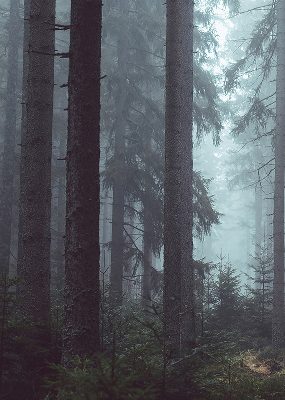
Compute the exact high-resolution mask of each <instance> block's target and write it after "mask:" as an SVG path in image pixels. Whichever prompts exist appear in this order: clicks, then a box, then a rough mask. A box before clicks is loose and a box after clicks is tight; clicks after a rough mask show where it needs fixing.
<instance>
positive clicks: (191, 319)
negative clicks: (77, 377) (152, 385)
mask: <svg viewBox="0 0 285 400" xmlns="http://www.w3.org/2000/svg"><path fill="white" fill-rule="evenodd" d="M193 14H194V1H193V0H183V1H182V33H181V34H182V59H181V62H182V96H181V102H182V111H181V187H180V190H181V203H180V207H181V211H180V213H181V214H180V219H181V223H180V230H181V352H182V353H186V354H187V353H189V351H190V350H192V349H193V347H194V346H195V315H194V311H195V310H194V307H195V305H194V286H195V285H194V263H193V207H192V204H193V189H192V188H193V183H192V182H193V139H192V126H193V124H192V109H193V28H194V27H193V19H194V16H193Z"/></svg>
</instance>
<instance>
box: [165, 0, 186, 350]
mask: <svg viewBox="0 0 285 400" xmlns="http://www.w3.org/2000/svg"><path fill="white" fill-rule="evenodd" d="M182 3H183V1H182V0H168V1H167V3H166V7H167V8H166V100H165V179H164V318H165V329H166V334H167V337H168V338H169V343H170V344H171V345H172V346H173V347H174V352H175V353H176V354H177V353H178V352H179V349H180V324H181V321H180V315H181V231H180V223H181V207H180V205H181V183H182V182H181V146H182V143H181V136H182V123H181V112H182V104H181V92H182V62H181V61H182V46H181V42H182V24H181V22H182Z"/></svg>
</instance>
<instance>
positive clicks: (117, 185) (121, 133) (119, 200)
mask: <svg viewBox="0 0 285 400" xmlns="http://www.w3.org/2000/svg"><path fill="white" fill-rule="evenodd" d="M119 4H120V5H119V10H120V13H121V17H122V18H123V20H124V23H123V25H122V29H121V30H120V32H119V34H118V37H117V79H118V85H117V88H116V89H117V90H116V94H115V110H116V115H115V122H114V130H115V150H114V165H113V167H114V168H115V174H116V177H115V179H114V181H113V210H112V242H111V272H110V284H111V286H110V299H111V301H112V303H114V304H115V303H116V304H118V305H120V304H122V300H123V264H124V210H125V184H126V183H125V136H126V112H125V107H126V99H127V94H128V93H127V89H126V86H127V69H128V52H127V44H128V23H127V17H128V2H127V0H120V2H119Z"/></svg>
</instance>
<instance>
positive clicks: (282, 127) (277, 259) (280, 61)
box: [272, 0, 285, 348]
mask: <svg viewBox="0 0 285 400" xmlns="http://www.w3.org/2000/svg"><path fill="white" fill-rule="evenodd" d="M276 7H277V77H276V129H275V187H274V215H273V240H274V280H273V315H272V344H273V346H274V347H276V348H282V346H283V344H284V141H285V137H284V136H285V2H284V1H283V0H278V1H277V5H276Z"/></svg>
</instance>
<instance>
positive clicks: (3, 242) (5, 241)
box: [0, 0, 20, 274]
mask: <svg viewBox="0 0 285 400" xmlns="http://www.w3.org/2000/svg"><path fill="white" fill-rule="evenodd" d="M19 7H20V1H19V0H11V1H10V18H9V42H8V66H7V98H6V123H5V135H4V154H3V170H2V187H1V208H0V273H1V274H2V273H5V272H6V271H9V260H10V242H11V223H12V204H13V188H14V185H13V183H14V164H15V137H16V114H17V90H16V89H17V80H18V50H19V39H20V38H19V32H20V16H19Z"/></svg>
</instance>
